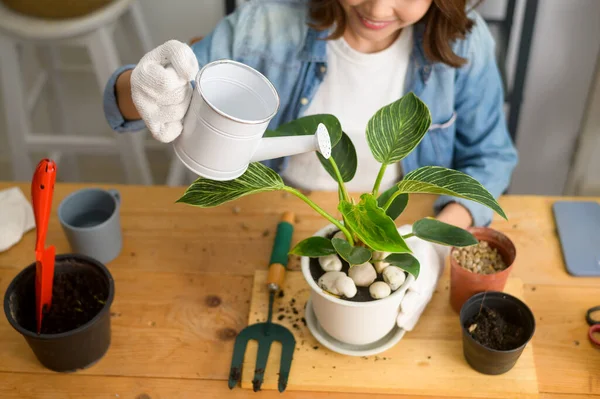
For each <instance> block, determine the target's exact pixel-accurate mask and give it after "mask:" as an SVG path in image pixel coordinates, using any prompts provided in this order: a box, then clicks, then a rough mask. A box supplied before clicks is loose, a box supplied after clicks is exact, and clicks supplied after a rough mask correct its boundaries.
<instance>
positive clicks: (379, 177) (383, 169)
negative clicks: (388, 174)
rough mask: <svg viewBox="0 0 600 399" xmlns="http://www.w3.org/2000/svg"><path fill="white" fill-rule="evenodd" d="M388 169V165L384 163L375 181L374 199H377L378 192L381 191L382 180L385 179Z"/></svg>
mask: <svg viewBox="0 0 600 399" xmlns="http://www.w3.org/2000/svg"><path fill="white" fill-rule="evenodd" d="M386 168H387V163H382V164H381V168H380V169H379V174H378V175H377V180H375V186H373V197H377V192H378V191H379V185H380V184H381V179H383V174H384V173H385V169H386Z"/></svg>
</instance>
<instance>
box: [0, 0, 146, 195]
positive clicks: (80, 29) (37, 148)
mask: <svg viewBox="0 0 600 399" xmlns="http://www.w3.org/2000/svg"><path fill="white" fill-rule="evenodd" d="M122 16H127V17H128V20H129V23H130V25H132V27H133V29H134V30H135V31H136V33H137V36H138V39H139V40H140V43H141V45H142V49H143V51H144V52H147V51H150V50H151V49H152V48H153V46H152V43H151V40H150V36H149V33H148V29H147V27H146V25H145V23H144V20H143V17H142V14H141V12H140V7H139V3H138V2H137V1H136V0H114V1H113V2H112V3H110V4H108V5H107V6H105V7H104V8H101V9H99V10H96V11H94V12H92V13H90V14H88V15H86V16H83V17H78V18H72V19H64V20H45V19H38V18H32V17H28V16H24V15H21V14H18V13H15V12H13V11H11V10H9V9H8V8H6V7H5V6H4V5H2V4H1V3H0V84H1V87H2V95H3V99H4V107H5V112H6V122H7V133H8V142H9V147H10V151H11V159H12V169H13V175H14V179H15V180H18V181H29V180H30V179H31V177H32V175H33V167H34V163H33V162H32V160H31V159H30V153H32V152H38V153H39V152H42V153H48V154H49V156H51V157H52V158H53V159H55V160H56V161H57V163H58V164H59V166H61V165H60V164H61V163H63V165H64V166H63V167H61V169H62V170H63V172H64V173H62V174H63V176H65V175H69V174H70V175H71V176H73V175H75V174H76V173H77V168H76V167H74V166H73V164H71V165H69V162H72V161H73V157H74V156H75V155H77V154H89V153H114V152H117V153H119V155H120V159H121V163H122V165H123V168H124V170H125V175H126V177H127V182H128V183H130V184H144V185H150V184H152V174H151V172H150V168H149V163H148V160H147V158H146V152H145V147H144V141H145V133H144V132H137V133H125V134H120V133H115V134H114V135H113V136H112V137H105V136H102V137H94V136H90V135H85V136H83V135H77V134H75V132H73V131H72V129H70V127H69V118H68V113H67V110H66V109H65V106H64V104H65V103H64V99H63V98H61V96H62V87H61V86H62V85H61V81H60V74H59V73H57V72H59V69H60V68H61V66H60V65H59V64H60V63H59V61H58V56H57V54H58V53H57V51H56V48H57V46H63V45H75V46H83V47H85V48H86V49H87V51H88V53H89V55H90V58H91V63H92V70H93V72H94V73H95V75H96V79H97V82H98V86H99V88H100V92H99V95H100V96H101V95H102V92H103V90H104V87H105V85H106V82H107V81H108V79H109V78H110V76H111V74H112V73H113V72H114V71H115V70H116V69H117V68H118V67H119V66H121V65H122V64H121V61H120V60H119V55H118V53H117V49H116V46H115V42H114V39H113V31H114V27H115V24H116V22H117V21H118V20H119V19H120V18H121V17H122ZM24 44H31V45H35V46H37V47H40V48H42V49H44V54H45V60H46V62H44V64H46V65H45V66H46V67H47V68H44V69H46V73H42V75H41V76H39V77H38V79H36V80H35V83H34V84H33V88H32V89H31V91H30V93H26V92H25V85H24V84H23V77H22V73H21V71H22V64H20V57H19V48H20V47H21V46H22V45H24ZM46 78H49V79H46ZM46 80H49V81H50V83H51V84H52V88H53V92H54V94H55V96H56V99H55V101H54V104H55V105H56V107H57V112H56V114H57V118H56V119H57V120H58V122H59V123H58V124H59V126H60V127H59V130H60V132H57V133H60V134H53V135H49V134H40V133H41V132H38V134H36V133H35V132H33V131H32V130H31V123H30V120H31V118H30V112H31V110H32V108H33V107H34V106H35V103H36V101H37V99H38V97H39V95H40V93H41V91H42V89H43V87H44V85H45V82H46ZM69 111H70V112H71V113H73V112H76V110H69ZM99 112H102V111H99Z"/></svg>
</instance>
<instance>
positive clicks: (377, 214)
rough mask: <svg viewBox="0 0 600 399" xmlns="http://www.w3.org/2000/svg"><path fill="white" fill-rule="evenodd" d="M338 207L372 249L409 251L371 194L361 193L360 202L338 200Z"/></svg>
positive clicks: (348, 223) (352, 227)
mask: <svg viewBox="0 0 600 399" xmlns="http://www.w3.org/2000/svg"><path fill="white" fill-rule="evenodd" d="M338 209H339V211H340V212H341V213H342V215H343V216H344V220H345V223H346V224H347V225H348V227H350V229H351V230H352V231H353V232H354V233H356V235H357V236H358V238H360V240H361V241H362V242H364V243H365V244H367V245H368V246H369V247H370V248H372V249H373V250H375V251H383V252H410V249H409V248H408V246H407V245H406V243H405V242H404V240H403V239H402V237H401V236H400V234H399V233H398V230H397V228H396V225H395V224H394V221H393V220H392V219H391V218H390V217H389V216H388V215H386V213H385V211H384V210H383V209H382V208H380V207H379V206H377V200H376V199H375V197H374V196H373V195H371V194H363V195H361V197H360V202H359V203H358V204H356V205H353V204H351V203H349V202H347V201H340V204H339V207H338Z"/></svg>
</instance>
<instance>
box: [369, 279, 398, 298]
mask: <svg viewBox="0 0 600 399" xmlns="http://www.w3.org/2000/svg"><path fill="white" fill-rule="evenodd" d="M391 293H392V289H391V288H390V286H389V285H387V284H386V283H384V282H383V281H376V282H374V283H373V284H371V286H370V287H369V294H371V298H373V299H382V298H385V297H387V296H390V294H391Z"/></svg>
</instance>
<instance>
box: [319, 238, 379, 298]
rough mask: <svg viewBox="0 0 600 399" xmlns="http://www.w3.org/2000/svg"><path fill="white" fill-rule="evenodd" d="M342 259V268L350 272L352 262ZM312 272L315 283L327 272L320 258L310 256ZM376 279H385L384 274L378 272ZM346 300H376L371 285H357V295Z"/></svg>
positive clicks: (345, 271)
mask: <svg viewBox="0 0 600 399" xmlns="http://www.w3.org/2000/svg"><path fill="white" fill-rule="evenodd" d="M335 233H337V231H336V232H334V233H332V234H330V235H328V236H327V238H331V237H333V236H334V235H335ZM340 260H341V261H342V270H341V271H343V272H344V273H346V274H348V270H350V264H349V263H348V262H346V261H345V260H344V259H341V258H340ZM310 274H311V276H312V278H313V279H314V280H315V283H317V282H318V281H319V278H321V276H322V275H324V274H325V271H324V270H323V269H322V268H321V265H320V264H319V258H310ZM375 281H383V276H382V275H381V274H379V273H377V279H376V280H375ZM344 299H345V300H346V301H352V302H369V301H374V300H375V299H373V298H371V294H369V287H356V295H354V297H353V298H345V297H344Z"/></svg>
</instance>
